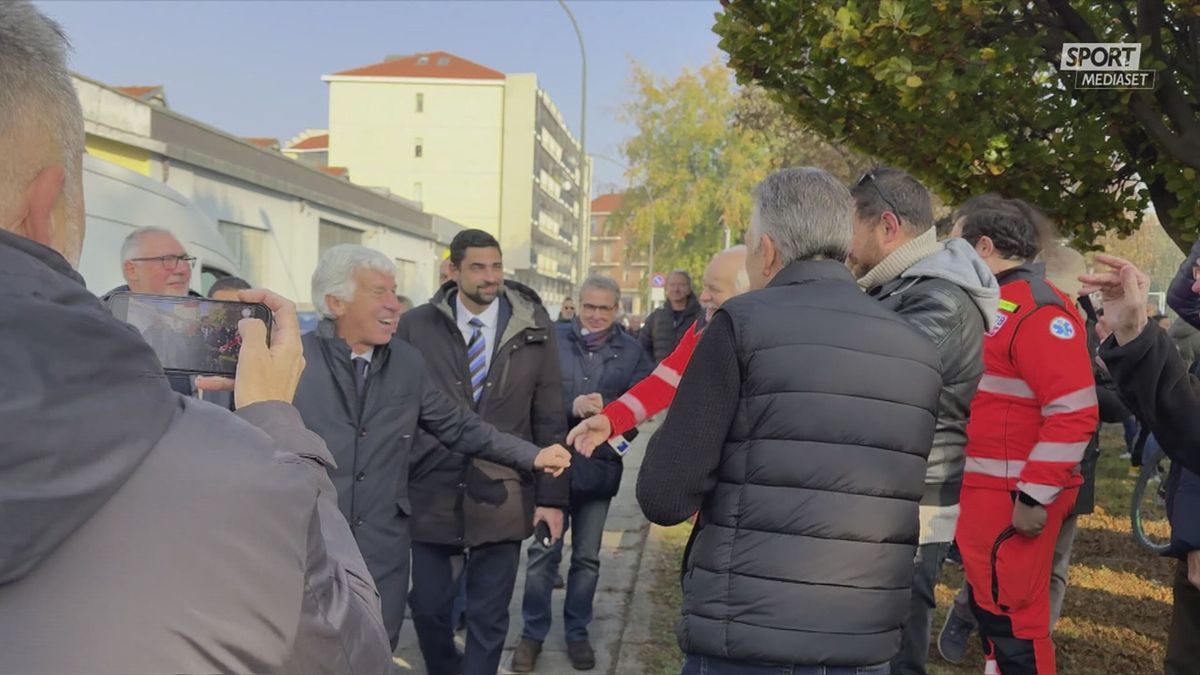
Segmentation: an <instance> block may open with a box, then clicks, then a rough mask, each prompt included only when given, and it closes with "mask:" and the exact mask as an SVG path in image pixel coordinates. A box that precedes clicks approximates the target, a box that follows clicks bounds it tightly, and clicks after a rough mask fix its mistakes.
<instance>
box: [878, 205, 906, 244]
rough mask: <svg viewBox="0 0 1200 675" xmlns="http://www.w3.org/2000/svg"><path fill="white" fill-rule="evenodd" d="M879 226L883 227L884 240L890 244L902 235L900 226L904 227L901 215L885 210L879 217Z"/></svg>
mask: <svg viewBox="0 0 1200 675" xmlns="http://www.w3.org/2000/svg"><path fill="white" fill-rule="evenodd" d="M879 226H880V227H882V228H883V240H884V241H885V242H887V243H889V244H890V243H892V242H894V241H896V239H898V238H899V237H900V228H902V227H904V226H903V225H902V224H901V223H900V218H899V216H897V215H896V214H895V213H892V212H891V211H884V212H883V215H882V216H880V217H879Z"/></svg>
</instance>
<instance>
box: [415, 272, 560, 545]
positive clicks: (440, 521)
mask: <svg viewBox="0 0 1200 675" xmlns="http://www.w3.org/2000/svg"><path fill="white" fill-rule="evenodd" d="M457 293H458V286H457V285H456V284H455V283H454V282H448V283H447V284H446V285H444V286H442V288H441V289H440V290H439V291H438V293H437V295H435V296H434V297H433V299H432V300H430V301H429V302H428V303H427V304H424V305H421V306H420V307H417V308H415V309H413V310H411V311H409V312H407V313H405V314H404V316H403V317H402V318H401V319H400V325H399V327H398V328H397V330H396V336H397V337H399V338H401V339H403V340H405V341H407V342H409V343H410V344H412V345H413V346H414V347H416V348H417V349H418V350H420V352H421V353H422V354H423V355H424V357H425V361H426V363H427V364H428V373H429V375H430V377H432V378H433V382H434V384H435V385H436V386H437V387H438V388H439V389H441V390H442V392H443V393H445V394H446V395H447V396H448V397H450V398H451V399H453V400H454V401H455V402H456V403H457V404H458V405H459V407H460V408H462V409H464V410H471V409H474V410H475V411H476V412H477V413H478V414H479V416H480V417H482V418H483V420H484V421H486V422H488V423H490V424H492V425H494V426H495V427H496V428H497V429H498V430H500V431H503V432H505V433H508V434H512V435H513V436H516V437H518V438H521V439H524V440H527V441H530V442H532V443H533V444H535V445H537V446H538V447H545V446H548V445H553V444H554V443H562V442H563V441H564V440H565V439H566V435H567V426H566V425H567V416H566V412H565V411H564V410H563V400H562V397H563V394H562V380H561V376H560V375H559V360H558V348H557V347H556V345H555V340H554V324H553V323H551V321H550V315H549V314H547V313H546V308H545V307H543V306H542V304H541V299H540V298H538V296H537V293H535V292H533V290H531V289H529V288H528V287H526V286H523V285H521V284H519V283H517V282H515V281H505V282H504V293H503V294H502V295H501V297H500V298H499V299H497V300H496V302H499V303H501V305H500V312H499V323H498V325H497V330H496V344H495V345H493V346H492V347H493V349H494V351H493V352H492V364H491V367H490V368H489V369H488V376H487V383H486V385H485V386H484V391H483V396H482V398H480V400H479V405H478V406H475V404H474V401H473V400H472V398H471V376H470V369H469V368H468V364H467V347H466V343H465V342H464V340H463V336H462V332H461V331H460V330H459V328H458V324H457V321H456V319H455V310H454V307H455V305H456V302H455V298H456V295H457ZM417 448H418V455H417V457H418V459H417V461H416V462H415V463H414V466H413V472H412V476H411V478H410V480H409V494H410V495H411V497H412V501H413V518H412V533H413V539H414V540H415V541H420V542H424V543H428V544H452V545H461V546H482V545H484V544H491V543H497V542H503V541H520V540H522V539H525V538H526V537H528V536H529V535H531V534H532V533H533V509H534V506H535V505H536V506H553V507H560V508H561V507H564V506H566V505H567V504H568V503H569V493H570V485H569V482H568V481H569V472H568V474H564V475H562V476H560V477H558V478H553V477H551V476H550V475H549V474H545V473H542V472H538V474H537V475H536V476H535V475H534V474H533V473H531V472H527V471H515V470H513V469H511V468H509V467H507V466H501V465H499V464H496V463H494V462H489V461H487V460H483V459H468V458H466V457H464V456H462V455H460V454H456V453H453V452H450V451H449V450H447V449H446V448H444V447H442V446H441V445H440V444H439V443H438V442H437V441H436V440H435V439H434V438H433V437H432V436H429V435H427V434H420V435H419V436H418V438H417Z"/></svg>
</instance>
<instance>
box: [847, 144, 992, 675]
mask: <svg viewBox="0 0 1200 675" xmlns="http://www.w3.org/2000/svg"><path fill="white" fill-rule="evenodd" d="M850 193H851V195H852V196H853V197H854V207H855V208H854V241H853V244H852V247H851V253H850V263H851V269H852V271H853V272H854V275H855V277H857V278H858V283H859V286H861V287H862V288H863V289H864V290H866V291H867V292H868V293H869V294H870V295H871V296H873V297H874V298H876V299H877V300H879V302H880V303H881V304H883V306H884V307H887V308H888V309H891V310H893V311H895V312H896V313H898V314H899V315H900V316H902V317H904V318H905V319H906V320H907V321H908V322H909V323H910V324H912V326H913V327H914V328H916V329H917V330H918V331H919V332H920V333H921V334H922V335H925V336H926V337H928V338H929V339H930V340H932V341H933V343H934V344H935V345H936V346H937V351H938V357H939V359H940V360H941V364H942V392H941V396H940V398H939V401H938V420H937V430H936V432H935V434H934V437H933V447H932V448H931V450H930V453H929V463H928V465H927V469H926V473H925V496H924V497H923V498H922V500H921V506H920V510H921V539H920V543H921V545H920V546H919V547H918V549H917V557H916V561H915V570H914V577H913V587H912V600H911V604H910V607H909V617H908V622H907V624H906V625H905V629H904V635H903V638H902V641H901V647H900V653H899V654H898V655H897V656H896V658H895V659H893V661H892V672H893V673H896V674H897V675H910V674H920V675H923V674H924V673H925V659H926V655H927V654H928V652H929V632H930V628H931V623H932V621H933V609H934V606H935V602H934V594H933V593H934V588H935V587H936V586H937V578H938V572H939V571H940V569H941V566H942V561H943V560H945V558H946V554H947V553H948V552H949V550H950V544H951V542H952V541H953V540H954V526H955V523H956V522H957V518H958V493H959V488H960V487H961V485H962V472H963V461H964V455H963V448H964V446H965V445H966V441H967V436H966V428H967V414H968V411H969V410H970V405H971V398H972V397H973V396H974V395H975V388H976V386H977V385H978V384H979V379H980V377H981V376H982V375H983V335H984V331H986V330H990V329H991V328H992V326H993V324H994V323H995V320H996V315H997V306H998V302H999V298H1000V287H999V285H998V284H997V283H996V279H995V277H993V276H992V273H991V272H990V271H988V268H987V266H986V265H984V263H983V261H982V260H980V259H979V256H978V255H976V253H975V251H974V249H972V248H971V246H970V245H969V244H967V243H966V242H965V241H963V240H961V239H950V240H947V241H946V242H944V243H939V242H938V240H937V232H936V231H935V229H934V221H933V207H932V203H931V200H930V197H929V191H928V190H926V189H925V187H924V186H923V185H921V183H920V182H918V181H917V180H916V179H915V178H913V177H912V176H909V175H908V174H906V173H904V172H903V171H900V170H898V169H890V168H886V167H877V168H875V169H873V170H871V171H868V172H867V173H866V174H864V175H863V177H862V178H861V179H860V180H859V181H858V183H857V184H856V185H855V186H854V187H853V188H852V189H851V191H850Z"/></svg>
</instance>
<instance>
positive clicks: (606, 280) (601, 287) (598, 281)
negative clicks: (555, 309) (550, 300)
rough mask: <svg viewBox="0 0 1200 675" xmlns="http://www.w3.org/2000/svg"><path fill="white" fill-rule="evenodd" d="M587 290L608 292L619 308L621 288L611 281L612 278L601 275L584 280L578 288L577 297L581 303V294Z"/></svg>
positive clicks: (594, 275)
mask: <svg viewBox="0 0 1200 675" xmlns="http://www.w3.org/2000/svg"><path fill="white" fill-rule="evenodd" d="M589 288H590V289H592V290H596V291H608V292H609V293H612V294H613V302H615V303H616V304H617V305H618V306H620V304H621V286H620V285H619V284H618V283H617V282H616V281H615V280H613V279H612V277H606V276H604V275H602V274H593V275H591V276H590V277H588V278H587V279H584V280H583V284H582V285H580V287H579V297H580V300H581V301H582V298H583V292H584V291H586V290H588V289H589ZM565 300H570V298H564V301H565Z"/></svg>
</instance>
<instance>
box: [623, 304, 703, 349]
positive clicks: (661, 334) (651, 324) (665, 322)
mask: <svg viewBox="0 0 1200 675" xmlns="http://www.w3.org/2000/svg"><path fill="white" fill-rule="evenodd" d="M702 316H704V310H703V308H701V307H700V302H699V301H697V300H696V296H695V295H689V296H688V304H687V307H684V308H683V311H682V312H680V313H679V315H678V317H676V315H675V312H674V310H672V309H671V305H670V303H667V304H666V305H664V306H662V307H659V308H658V309H656V310H654V311H653V312H650V316H648V317H646V322H645V323H644V324H642V330H641V331H640V332H639V333H638V342H640V343H641V345H642V348H643V349H645V350H646V352H647V353H648V354H650V356H651V357H653V358H654V362H655V363H658V362H659V361H662V360H663V359H665V358H667V355H668V354H670V353H671V352H673V351H675V347H676V346H677V345H678V344H679V341H680V340H682V339H683V334H684V332H686V331H687V329H688V327H689V326H691V325H692V324H693V323H695V322H696V321H697V320H698V319H699V318H700V317H702Z"/></svg>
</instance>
